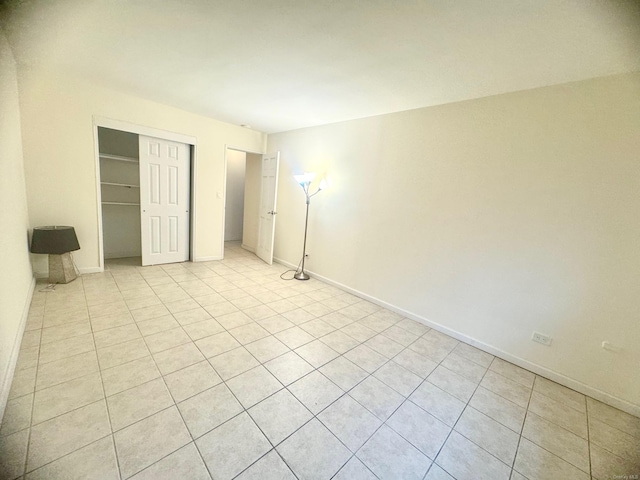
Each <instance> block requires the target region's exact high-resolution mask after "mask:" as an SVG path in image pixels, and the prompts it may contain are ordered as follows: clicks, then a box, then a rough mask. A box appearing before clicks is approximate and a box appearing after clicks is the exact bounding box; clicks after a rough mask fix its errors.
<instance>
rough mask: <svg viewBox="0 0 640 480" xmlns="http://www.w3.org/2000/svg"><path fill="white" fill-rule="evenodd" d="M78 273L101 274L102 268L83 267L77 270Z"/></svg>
mask: <svg viewBox="0 0 640 480" xmlns="http://www.w3.org/2000/svg"><path fill="white" fill-rule="evenodd" d="M78 272H80V275H82V274H86V273H102V272H104V268H100V267H83V268H78Z"/></svg>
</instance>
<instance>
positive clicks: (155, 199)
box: [139, 135, 191, 265]
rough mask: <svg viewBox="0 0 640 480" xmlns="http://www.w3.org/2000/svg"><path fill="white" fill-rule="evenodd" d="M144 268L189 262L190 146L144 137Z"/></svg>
mask: <svg viewBox="0 0 640 480" xmlns="http://www.w3.org/2000/svg"><path fill="white" fill-rule="evenodd" d="M139 141H140V215H141V236H142V265H157V264H160V263H173V262H184V261H187V260H189V203H190V189H189V185H190V169H191V168H190V167H191V160H190V158H189V156H190V155H189V145H186V144H184V143H178V142H170V141H168V140H162V139H160V138H153V137H145V136H143V135H140V137H139Z"/></svg>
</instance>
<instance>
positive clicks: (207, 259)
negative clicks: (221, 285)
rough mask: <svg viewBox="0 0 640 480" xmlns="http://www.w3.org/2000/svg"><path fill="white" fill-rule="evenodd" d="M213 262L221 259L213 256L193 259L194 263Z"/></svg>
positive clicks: (218, 256)
mask: <svg viewBox="0 0 640 480" xmlns="http://www.w3.org/2000/svg"><path fill="white" fill-rule="evenodd" d="M214 260H222V257H221V256H220V255H214V256H212V257H196V258H194V259H193V261H194V262H213V261H214Z"/></svg>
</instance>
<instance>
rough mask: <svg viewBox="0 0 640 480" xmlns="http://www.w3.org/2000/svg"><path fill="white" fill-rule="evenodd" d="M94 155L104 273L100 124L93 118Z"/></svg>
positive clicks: (100, 263) (99, 242)
mask: <svg viewBox="0 0 640 480" xmlns="http://www.w3.org/2000/svg"><path fill="white" fill-rule="evenodd" d="M93 154H94V156H95V169H96V170H95V177H96V211H97V214H98V268H99V269H100V271H101V272H103V271H104V238H103V234H104V232H103V231H102V185H101V179H100V142H99V139H98V124H97V123H96V118H95V117H94V118H93Z"/></svg>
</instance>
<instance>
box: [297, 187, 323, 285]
mask: <svg viewBox="0 0 640 480" xmlns="http://www.w3.org/2000/svg"><path fill="white" fill-rule="evenodd" d="M303 188H304V187H303ZM304 193H305V195H306V197H307V215H306V216H305V219H304V242H302V268H301V270H300V271H299V272H298V273H296V274H295V275H294V276H293V278H295V279H296V280H309V275H307V274H306V273H305V272H304V259H305V257H306V256H307V225H308V224H309V204H310V203H311V198H310V197H309V186H308V185H307V188H306V189H305V192H304ZM316 193H317V192H316Z"/></svg>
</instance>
